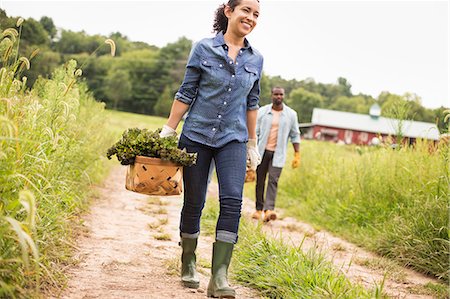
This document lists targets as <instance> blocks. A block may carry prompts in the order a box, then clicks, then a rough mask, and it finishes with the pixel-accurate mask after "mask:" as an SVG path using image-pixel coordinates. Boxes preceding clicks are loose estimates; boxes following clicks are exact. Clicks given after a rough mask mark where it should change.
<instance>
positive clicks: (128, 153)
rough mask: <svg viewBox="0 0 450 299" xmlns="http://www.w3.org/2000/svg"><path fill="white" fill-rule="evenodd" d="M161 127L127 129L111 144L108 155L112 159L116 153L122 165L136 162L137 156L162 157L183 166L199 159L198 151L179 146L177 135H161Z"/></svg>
mask: <svg viewBox="0 0 450 299" xmlns="http://www.w3.org/2000/svg"><path fill="white" fill-rule="evenodd" d="M160 132H161V129H157V130H155V131H149V130H147V129H138V128H130V129H127V130H125V132H123V134H122V138H121V139H120V140H119V141H118V142H116V143H115V144H114V145H113V146H111V147H110V148H109V149H108V151H107V153H106V156H107V157H108V159H111V157H112V156H114V155H116V157H117V160H119V161H120V163H121V164H122V165H129V164H134V160H135V158H136V156H146V157H151V158H161V159H162V160H169V161H171V162H173V163H176V164H179V165H182V166H191V165H193V164H195V162H196V160H197V153H187V152H186V151H185V150H180V149H179V148H178V147H177V143H178V140H177V138H176V137H164V138H161V137H159V133H160Z"/></svg>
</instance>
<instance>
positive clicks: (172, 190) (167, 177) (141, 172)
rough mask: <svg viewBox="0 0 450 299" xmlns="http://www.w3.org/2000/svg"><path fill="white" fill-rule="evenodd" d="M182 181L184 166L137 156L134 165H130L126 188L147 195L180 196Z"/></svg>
mask: <svg viewBox="0 0 450 299" xmlns="http://www.w3.org/2000/svg"><path fill="white" fill-rule="evenodd" d="M182 179H183V167H182V166H180V165H178V164H174V163H172V162H170V161H165V160H161V159H159V158H149V157H144V156H136V160H135V162H134V165H128V169H127V176H126V182H125V188H127V190H130V191H134V192H138V193H142V194H147V195H158V196H167V195H180V194H181V192H182V191H183V188H182V186H183V180H182Z"/></svg>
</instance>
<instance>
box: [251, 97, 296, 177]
mask: <svg viewBox="0 0 450 299" xmlns="http://www.w3.org/2000/svg"><path fill="white" fill-rule="evenodd" d="M272 118H273V113H272V104H268V105H265V106H263V107H261V109H259V110H258V119H257V121H256V135H257V136H258V151H259V153H260V155H261V157H262V156H263V154H264V151H265V149H266V144H267V140H268V139H269V134H270V128H271V127H272ZM289 139H291V142H292V143H300V130H299V128H298V117H297V112H295V110H294V109H292V108H290V107H288V106H286V105H285V104H283V110H281V113H280V120H279V124H278V135H277V146H276V147H275V152H274V154H273V160H272V166H274V167H280V168H282V167H283V166H284V163H285V162H286V152H287V144H288V141H289Z"/></svg>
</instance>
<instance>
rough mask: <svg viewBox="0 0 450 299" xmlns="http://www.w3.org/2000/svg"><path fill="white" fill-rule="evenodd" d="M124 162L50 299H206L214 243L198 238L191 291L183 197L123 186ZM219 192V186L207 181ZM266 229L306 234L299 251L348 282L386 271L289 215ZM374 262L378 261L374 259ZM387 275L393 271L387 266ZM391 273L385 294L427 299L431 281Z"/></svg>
mask: <svg viewBox="0 0 450 299" xmlns="http://www.w3.org/2000/svg"><path fill="white" fill-rule="evenodd" d="M124 178H125V167H117V168H115V169H114V170H113V171H112V172H111V174H110V176H109V178H108V179H107V180H106V182H105V183H104V185H103V186H102V187H99V191H100V197H99V199H98V200H96V201H95V203H94V204H93V205H92V207H91V211H90V213H89V214H88V215H87V216H86V217H85V227H86V231H85V233H84V234H83V235H81V236H80V239H79V240H78V243H77V247H78V251H77V257H78V259H79V263H78V265H77V266H75V267H72V268H70V269H69V270H68V274H69V277H70V279H69V282H68V286H67V288H66V289H65V290H64V292H63V293H62V294H61V295H59V296H53V297H50V298H80V299H81V298H83V299H88V298H107V299H109V298H111V299H112V298H121V299H122V298H161V299H164V298H206V286H207V283H208V279H209V269H208V267H209V265H210V259H211V246H212V242H213V240H212V239H211V238H210V237H205V236H202V237H201V238H200V239H199V246H198V257H199V264H200V267H199V272H200V279H201V283H200V288H199V289H198V290H189V289H186V288H183V287H182V286H181V284H180V282H179V274H178V272H177V271H178V269H179V267H180V264H179V257H180V254H181V249H180V247H179V246H178V240H179V237H178V223H179V212H180V207H181V198H180V197H176V196H175V197H166V198H161V199H158V198H152V200H153V202H151V201H150V202H149V197H148V196H145V195H140V194H137V193H133V192H130V191H127V190H125V188H124ZM209 191H210V196H212V197H217V186H216V185H212V186H210V190H209ZM251 212H253V203H252V202H251V201H250V200H248V199H246V200H244V217H250V216H249V215H250V213H251ZM264 229H265V231H266V232H268V233H270V234H272V235H274V236H279V235H280V233H281V232H282V237H283V238H284V239H286V240H288V241H291V242H293V243H294V244H297V245H298V244H300V242H302V240H303V239H304V243H303V246H304V248H309V247H311V246H316V247H318V248H320V249H321V250H323V251H324V252H325V253H326V254H327V255H328V256H329V257H330V259H332V260H333V262H334V263H335V264H336V265H337V266H338V267H339V268H340V269H341V270H342V271H343V272H344V273H345V274H346V275H347V276H348V277H349V278H350V279H351V280H352V281H356V282H360V283H362V284H364V285H366V286H368V287H369V288H371V287H372V286H373V283H374V282H380V281H381V280H382V279H383V274H384V272H385V270H384V269H383V268H380V267H379V266H371V267H368V266H367V264H369V265H370V264H371V261H375V263H374V264H375V265H376V264H377V263H378V264H380V260H379V258H378V257H376V256H374V255H372V254H370V253H367V252H364V251H363V250H361V249H360V248H358V247H356V246H354V245H352V244H350V243H348V242H345V241H342V240H340V239H338V238H336V237H333V236H331V235H329V234H327V233H324V232H316V231H314V230H313V229H312V228H311V226H309V225H307V224H305V223H301V222H298V221H295V220H294V219H292V218H285V219H281V220H277V221H275V222H273V223H269V224H266V225H265V226H264ZM377 261H378V262H377ZM391 272H392V271H391ZM394 273H395V275H392V274H390V275H389V276H392V277H391V278H388V279H387V281H386V283H385V285H386V286H385V291H387V292H388V293H389V294H390V295H391V296H393V297H395V298H432V297H430V296H423V295H422V296H420V295H415V294H413V292H412V291H411V290H413V289H415V288H417V287H420V286H421V285H423V284H425V283H427V282H435V281H432V280H431V279H429V278H425V277H423V276H421V275H419V274H417V273H415V272H412V271H409V270H405V269H401V271H400V272H399V271H398V270H395V271H394ZM233 286H234V287H236V291H237V294H238V298H259V297H260V296H259V295H258V293H257V292H255V291H254V290H251V289H248V288H245V287H242V286H238V285H236V284H234V283H233Z"/></svg>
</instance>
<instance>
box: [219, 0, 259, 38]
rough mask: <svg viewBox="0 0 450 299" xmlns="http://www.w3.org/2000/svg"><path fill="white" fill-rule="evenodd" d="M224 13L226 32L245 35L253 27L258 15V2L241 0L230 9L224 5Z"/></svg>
mask: <svg viewBox="0 0 450 299" xmlns="http://www.w3.org/2000/svg"><path fill="white" fill-rule="evenodd" d="M225 15H226V16H227V18H228V28H227V32H228V31H230V32H233V33H234V34H236V35H238V36H240V37H245V36H246V35H247V34H249V33H250V32H252V30H253V28H255V26H256V23H257V21H258V17H259V2H258V1H257V0H242V1H241V3H240V4H239V5H238V6H236V7H235V8H234V10H231V8H230V7H228V6H226V7H225Z"/></svg>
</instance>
